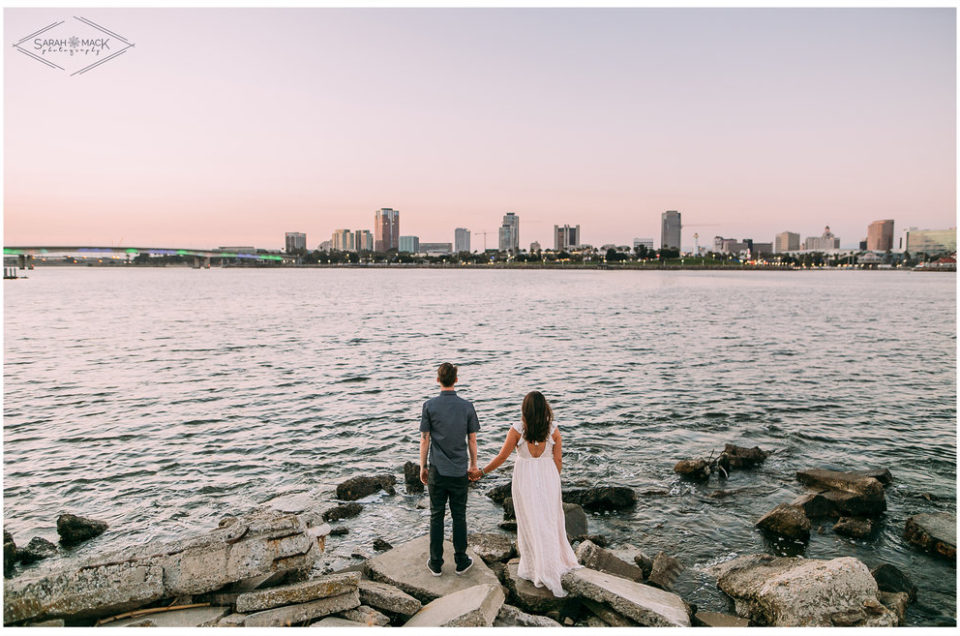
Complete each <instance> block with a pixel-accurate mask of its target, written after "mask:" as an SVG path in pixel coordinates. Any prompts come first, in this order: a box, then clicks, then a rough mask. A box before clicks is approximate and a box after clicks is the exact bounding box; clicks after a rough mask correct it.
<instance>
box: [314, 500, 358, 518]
mask: <svg viewBox="0 0 960 636" xmlns="http://www.w3.org/2000/svg"><path fill="white" fill-rule="evenodd" d="M362 510H363V504H358V503H347V504H340V505H339V506H335V507H333V508H330V509H329V510H326V511H324V513H323V520H324V521H340V520H341V519H349V518H350V517H356V516H357V515H358V514H360V512H361V511H362Z"/></svg>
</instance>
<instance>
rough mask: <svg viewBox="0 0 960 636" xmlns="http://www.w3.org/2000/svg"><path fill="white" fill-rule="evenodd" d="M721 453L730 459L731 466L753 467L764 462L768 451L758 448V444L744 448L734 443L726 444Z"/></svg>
mask: <svg viewBox="0 0 960 636" xmlns="http://www.w3.org/2000/svg"><path fill="white" fill-rule="evenodd" d="M723 454H724V455H726V456H727V459H728V460H730V467H731V468H753V467H755V466H759V465H760V464H762V463H763V462H764V460H765V459H766V458H767V456H768V455H769V453H767V452H766V451H762V450H760V447H759V446H754V447H753V448H746V447H744V446H737V445H735V444H726V445H725V446H724V447H723Z"/></svg>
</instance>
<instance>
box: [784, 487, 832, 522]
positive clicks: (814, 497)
mask: <svg viewBox="0 0 960 636" xmlns="http://www.w3.org/2000/svg"><path fill="white" fill-rule="evenodd" d="M790 505H791V506H793V507H795V508H799V509H801V510H803V514H805V515H806V516H807V518H808V519H820V518H822V517H831V518H837V517H839V516H840V509H839V508H838V507H837V504H835V503H834V502H833V501H831V500H830V499H827V498H826V497H824V496H823V494H821V493H819V492H808V493H806V494H803V495H800V496H799V497H797V498H796V499H794V500H793V501H791V502H790Z"/></svg>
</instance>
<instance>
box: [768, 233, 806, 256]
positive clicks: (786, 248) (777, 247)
mask: <svg viewBox="0 0 960 636" xmlns="http://www.w3.org/2000/svg"><path fill="white" fill-rule="evenodd" d="M773 249H774V251H775V252H776V253H777V254H783V253H784V252H796V251H797V250H799V249H800V235H799V234H797V233H796V232H780V233H779V234H777V238H776V240H774V244H773Z"/></svg>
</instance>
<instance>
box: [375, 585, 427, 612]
mask: <svg viewBox="0 0 960 636" xmlns="http://www.w3.org/2000/svg"><path fill="white" fill-rule="evenodd" d="M360 600H361V601H362V602H363V604H364V605H369V606H370V607H374V608H376V609H378V610H382V611H384V612H387V613H389V614H397V615H400V616H413V615H414V614H416V613H417V612H419V611H420V608H421V607H422V604H421V603H420V601H418V600H417V599H415V598H413V597H412V596H410V595H409V594H407V593H406V592H404V591H403V590H401V589H399V588H396V587H394V586H392V585H387V584H386V583H379V582H377V581H360Z"/></svg>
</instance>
